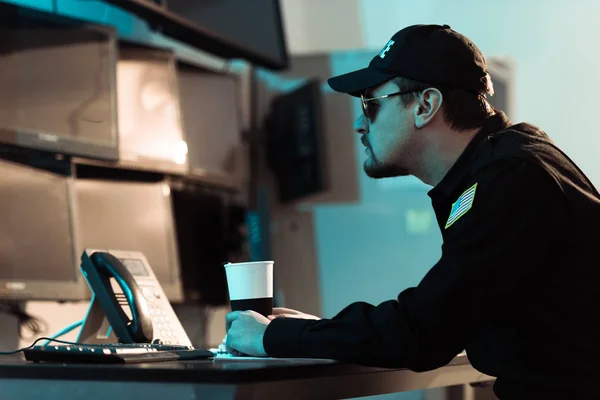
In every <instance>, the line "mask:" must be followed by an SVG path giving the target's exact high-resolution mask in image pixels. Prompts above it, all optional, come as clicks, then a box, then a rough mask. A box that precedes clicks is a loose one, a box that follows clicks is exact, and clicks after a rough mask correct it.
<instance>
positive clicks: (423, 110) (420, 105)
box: [413, 88, 444, 128]
mask: <svg viewBox="0 0 600 400" xmlns="http://www.w3.org/2000/svg"><path fill="white" fill-rule="evenodd" d="M443 100H444V99H443V96H442V92H440V91H439V90H438V89H436V88H429V89H425V90H424V91H422V92H421V94H420V96H419V99H418V100H417V101H416V102H415V107H414V109H413V116H414V118H415V126H416V127H417V128H423V127H424V126H425V125H427V124H428V123H429V122H430V121H431V120H433V118H434V117H435V115H436V114H437V113H438V111H439V110H440V108H441V107H442V102H443Z"/></svg>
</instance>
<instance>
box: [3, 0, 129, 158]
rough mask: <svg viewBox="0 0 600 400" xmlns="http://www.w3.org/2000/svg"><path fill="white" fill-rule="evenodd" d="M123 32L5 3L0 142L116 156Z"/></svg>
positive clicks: (66, 152)
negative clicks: (119, 54) (119, 42)
mask: <svg viewBox="0 0 600 400" xmlns="http://www.w3.org/2000/svg"><path fill="white" fill-rule="evenodd" d="M116 35H117V34H116V31H115V29H114V28H112V27H106V26H100V25H97V24H92V23H87V22H82V21H77V20H74V19H70V18H67V17H62V16H58V15H55V14H51V13H46V12H42V11H36V10H32V9H28V8H25V7H19V6H16V5H12V4H6V3H1V2H0V38H1V39H0V88H1V89H0V90H1V95H0V142H2V143H5V144H10V145H14V146H19V147H26V148H32V149H37V150H44V151H50V152H56V153H62V154H67V155H76V156H84V157H91V158H98V159H107V160H116V159H117V158H118V137H117V136H118V135H117V110H116V92H115V75H116V54H117V47H116V46H117V44H116Z"/></svg>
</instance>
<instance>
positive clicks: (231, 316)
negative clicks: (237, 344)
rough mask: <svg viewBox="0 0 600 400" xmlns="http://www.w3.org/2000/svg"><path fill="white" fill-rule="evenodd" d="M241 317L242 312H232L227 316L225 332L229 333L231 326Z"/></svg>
mask: <svg viewBox="0 0 600 400" xmlns="http://www.w3.org/2000/svg"><path fill="white" fill-rule="evenodd" d="M239 315H240V311H232V312H230V313H227V315H226V316H225V332H229V328H230V327H231V324H232V323H233V321H235V320H236V319H237V318H238V316H239Z"/></svg>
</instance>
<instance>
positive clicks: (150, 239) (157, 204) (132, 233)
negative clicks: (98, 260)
mask: <svg viewBox="0 0 600 400" xmlns="http://www.w3.org/2000/svg"><path fill="white" fill-rule="evenodd" d="M74 185H75V215H76V219H75V221H76V224H75V232H76V234H77V246H78V249H79V251H80V253H81V252H83V250H84V249H86V248H93V249H107V250H123V251H139V252H141V253H142V254H144V256H145V257H146V259H147V260H148V264H150V268H152V271H154V274H155V275H156V277H157V278H158V280H159V282H160V284H161V286H162V288H163V290H164V291H165V293H166V295H167V297H168V298H169V300H171V301H181V300H182V299H183V292H182V289H181V281H180V272H179V257H178V254H177V247H176V246H177V244H176V236H175V229H174V223H173V217H172V210H171V193H170V188H169V186H168V185H167V184H165V183H162V182H125V181H109V180H100V179H84V178H78V179H77V180H76V181H75V182H74Z"/></svg>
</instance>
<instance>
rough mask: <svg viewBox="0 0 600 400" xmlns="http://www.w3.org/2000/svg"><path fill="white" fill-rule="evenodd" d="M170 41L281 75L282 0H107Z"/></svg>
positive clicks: (284, 62)
mask: <svg viewBox="0 0 600 400" xmlns="http://www.w3.org/2000/svg"><path fill="white" fill-rule="evenodd" d="M107 1H108V2H109V3H112V4H114V5H117V6H119V7H122V8H123V9H125V10H128V11H130V12H132V13H134V14H136V15H138V16H139V17H141V18H143V19H145V20H146V21H148V22H149V23H150V25H151V26H152V27H154V28H156V29H157V30H159V31H160V32H161V33H163V34H164V35H166V36H169V37H172V38H174V39H177V40H179V41H182V42H184V43H186V44H189V45H192V46H196V47H197V48H200V49H203V50H204V51H206V52H208V53H210V54H214V55H216V56H218V57H222V58H226V59H234V58H241V59H245V60H247V61H249V62H250V63H252V64H254V65H257V66H261V67H265V68H270V69H276V70H281V69H285V68H287V67H288V64H289V57H288V53H287V45H286V40H285V35H284V29H283V21H282V17H281V6H280V4H279V0H252V1H248V0H203V1H190V0H168V1H167V0H107Z"/></svg>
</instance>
